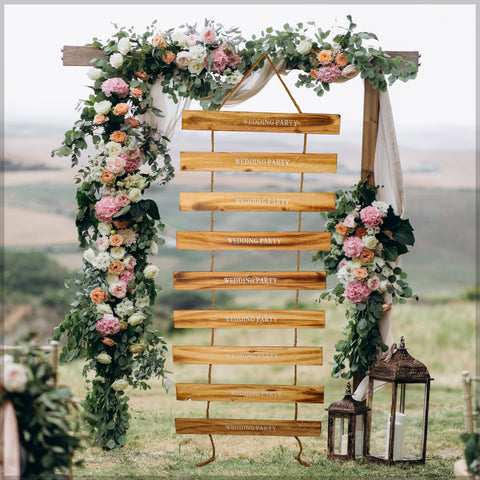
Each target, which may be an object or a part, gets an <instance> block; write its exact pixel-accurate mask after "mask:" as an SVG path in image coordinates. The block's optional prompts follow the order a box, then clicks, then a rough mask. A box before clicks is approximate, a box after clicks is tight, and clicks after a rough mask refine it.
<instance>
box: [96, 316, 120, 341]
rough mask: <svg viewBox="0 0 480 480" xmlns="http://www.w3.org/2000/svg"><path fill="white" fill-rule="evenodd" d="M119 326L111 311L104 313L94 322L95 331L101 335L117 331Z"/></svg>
mask: <svg viewBox="0 0 480 480" xmlns="http://www.w3.org/2000/svg"><path fill="white" fill-rule="evenodd" d="M120 327H121V326H120V321H119V320H118V318H117V317H114V316H113V315H112V314H111V313H106V314H105V315H104V316H103V317H102V318H101V319H100V320H97V323H96V324H95V328H96V329H97V332H98V333H99V334H100V335H101V336H102V337H106V336H107V335H114V334H115V333H118V332H119V331H120Z"/></svg>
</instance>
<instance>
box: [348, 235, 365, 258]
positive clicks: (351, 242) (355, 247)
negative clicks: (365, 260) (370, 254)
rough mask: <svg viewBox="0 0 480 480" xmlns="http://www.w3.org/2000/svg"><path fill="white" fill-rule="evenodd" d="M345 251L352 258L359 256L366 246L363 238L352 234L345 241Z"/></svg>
mask: <svg viewBox="0 0 480 480" xmlns="http://www.w3.org/2000/svg"><path fill="white" fill-rule="evenodd" d="M342 248H343V251H344V252H345V255H347V257H350V258H357V257H358V256H359V255H360V254H361V253H362V250H363V249H364V248H365V245H364V244H363V242H362V239H361V238H358V237H357V236H355V235H350V236H349V237H347V238H346V239H345V241H344V242H343V247H342Z"/></svg>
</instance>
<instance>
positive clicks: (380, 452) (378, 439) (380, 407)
mask: <svg viewBox="0 0 480 480" xmlns="http://www.w3.org/2000/svg"><path fill="white" fill-rule="evenodd" d="M391 408H392V384H391V383H385V385H384V387H383V388H382V389H381V390H378V391H376V392H375V393H374V394H373V402H372V413H371V415H372V423H371V429H370V455H372V456H374V457H378V458H385V450H386V449H385V445H387V442H388V432H387V423H388V418H389V415H390V411H391Z"/></svg>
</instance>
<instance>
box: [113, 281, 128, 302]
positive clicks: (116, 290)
mask: <svg viewBox="0 0 480 480" xmlns="http://www.w3.org/2000/svg"><path fill="white" fill-rule="evenodd" d="M108 291H109V292H110V293H111V294H112V295H113V296H114V297H117V298H123V297H125V295H126V294H127V284H126V283H125V282H124V281H122V280H119V281H118V282H115V283H112V284H111V285H110V287H109V289H108Z"/></svg>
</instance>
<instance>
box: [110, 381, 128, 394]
mask: <svg viewBox="0 0 480 480" xmlns="http://www.w3.org/2000/svg"><path fill="white" fill-rule="evenodd" d="M127 387H128V382H127V381H126V380H124V379H123V378H121V379H119V380H115V381H114V382H113V383H112V388H113V389H114V390H115V391H116V392H122V391H123V390H125V389H126V388H127Z"/></svg>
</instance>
